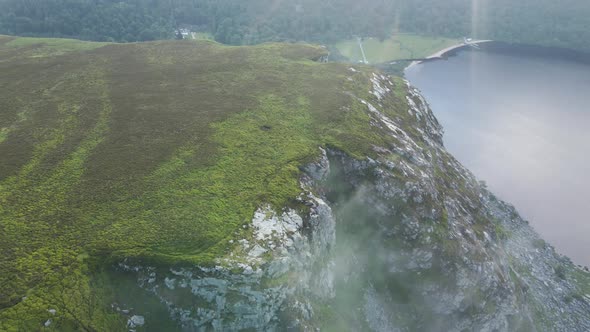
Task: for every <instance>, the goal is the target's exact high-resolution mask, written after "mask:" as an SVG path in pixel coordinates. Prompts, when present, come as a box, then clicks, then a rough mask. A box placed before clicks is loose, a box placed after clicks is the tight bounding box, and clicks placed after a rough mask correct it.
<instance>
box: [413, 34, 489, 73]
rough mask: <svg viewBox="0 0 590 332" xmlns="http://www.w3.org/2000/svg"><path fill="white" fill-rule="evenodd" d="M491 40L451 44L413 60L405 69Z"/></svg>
mask: <svg viewBox="0 0 590 332" xmlns="http://www.w3.org/2000/svg"><path fill="white" fill-rule="evenodd" d="M491 42H493V40H490V39H481V40H474V41H471V42H469V43H464V42H463V43H461V44H456V45H452V46H449V47H447V48H444V49H442V50H440V51H437V52H435V53H433V54H431V55H429V56H427V57H426V58H424V59H420V60H415V61H412V62H411V63H410V64H409V65H408V66H407V67H406V68H405V69H404V70H406V69H409V68H411V67H413V66H415V65H417V64H420V63H422V62H425V61H431V60H439V59H443V58H444V56H445V55H446V54H447V53H449V52H452V51H455V50H458V49H460V48H463V47H465V46H470V45H477V44H483V43H491Z"/></svg>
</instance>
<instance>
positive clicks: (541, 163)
mask: <svg viewBox="0 0 590 332" xmlns="http://www.w3.org/2000/svg"><path fill="white" fill-rule="evenodd" d="M538 51H539V50H537V53H536V54H535V56H531V55H532V54H527V52H522V50H516V49H515V50H514V51H506V50H503V51H502V52H495V51H473V50H471V51H461V52H459V53H458V54H457V55H456V56H453V57H451V58H450V59H449V60H448V61H436V62H429V63H427V64H423V65H418V66H414V67H412V68H410V69H409V70H407V71H406V76H407V78H408V79H409V80H410V82H412V84H414V85H415V86H417V87H418V88H419V89H421V90H422V92H423V94H424V95H425V97H426V99H427V100H428V101H429V103H430V105H431V107H432V109H433V111H434V113H435V114H436V116H437V117H438V119H439V121H440V122H441V123H442V125H443V126H444V128H445V137H444V141H445V145H446V147H447V149H448V150H449V151H450V152H451V153H453V154H454V155H455V157H456V158H457V159H458V160H460V161H461V162H462V163H463V164H464V165H465V166H467V167H468V168H469V169H470V170H471V171H472V172H474V173H475V175H476V176H477V177H479V178H480V179H483V180H485V181H486V182H487V184H488V187H489V188H490V189H491V190H492V191H493V192H494V193H496V194H497V195H498V196H499V197H501V198H502V199H504V200H506V201H508V202H510V203H512V204H514V205H515V206H516V208H517V209H518V210H519V211H520V213H521V214H522V215H523V216H524V217H525V218H527V219H528V220H529V221H530V223H531V225H533V226H534V227H535V229H536V230H537V231H538V232H539V233H541V235H542V236H543V237H544V238H545V239H546V240H548V241H549V242H550V243H551V244H553V245H555V246H556V247H557V249H558V251H560V252H561V253H564V254H566V255H567V256H569V257H571V258H572V259H573V260H574V262H576V263H578V264H584V265H588V266H590V217H589V215H590V214H589V213H588V212H589V208H590V201H589V198H590V195H589V194H588V192H589V190H590V106H588V105H590V65H589V64H587V63H582V62H575V61H570V60H566V59H564V58H563V57H559V56H557V57H556V56H555V54H552V55H546V56H539V54H538Z"/></svg>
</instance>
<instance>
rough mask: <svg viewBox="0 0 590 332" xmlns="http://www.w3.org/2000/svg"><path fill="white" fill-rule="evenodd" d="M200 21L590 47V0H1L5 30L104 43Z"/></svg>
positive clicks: (336, 34) (246, 31)
mask: <svg viewBox="0 0 590 332" xmlns="http://www.w3.org/2000/svg"><path fill="white" fill-rule="evenodd" d="M179 26H191V27H192V28H193V29H194V30H199V31H203V32H209V33H211V34H212V35H213V36H214V37H215V39H216V40H217V41H219V42H222V43H227V44H256V43H260V42H265V41H277V40H278V41H299V40H305V41H312V42H323V43H330V42H334V41H337V40H340V39H343V38H349V37H352V36H355V35H360V36H374V37H379V38H386V37H387V36H389V35H390V34H391V33H392V32H396V31H402V32H413V33H419V34H428V35H442V36H449V37H462V36H473V37H480V38H490V39H498V40H503V41H513V42H522V43H533V44H544V45H552V46H564V47H571V48H577V49H590V29H589V27H590V2H588V1H582V0H563V1H559V2H557V1H554V0H519V1H513V0H496V1H491V0H476V1H472V0H445V1H440V0H397V1H391V0H369V1H353V0H325V1H316V0H295V1H275V0H247V1H239V0H126V1H119V0H0V33H4V34H17V35H35V36H57V37H63V36H67V37H75V38H81V39H88V40H98V41H120V42H126V41H127V42H128V41H143V40H153V39H162V38H172V37H173V36H174V30H175V28H177V27H179Z"/></svg>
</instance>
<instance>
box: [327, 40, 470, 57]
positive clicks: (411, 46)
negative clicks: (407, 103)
mask: <svg viewBox="0 0 590 332" xmlns="http://www.w3.org/2000/svg"><path fill="white" fill-rule="evenodd" d="M460 42H461V41H459V40H457V39H449V38H443V37H425V36H418V35H411V34H399V35H396V36H394V37H392V38H390V39H387V40H384V41H382V42H381V41H379V40H378V39H376V38H365V39H364V40H363V47H364V49H365V54H366V56H367V60H368V61H369V63H371V64H378V63H384V62H388V61H395V60H399V59H411V58H424V57H427V56H429V55H431V54H433V53H436V52H437V51H439V50H441V49H444V48H447V47H449V46H451V45H454V44H457V43H460ZM334 46H335V47H336V48H337V49H338V50H339V51H340V53H341V54H342V55H343V56H345V57H347V58H349V59H350V60H351V61H352V62H359V61H362V59H363V58H362V54H361V50H360V48H359V45H358V42H357V40H356V39H351V40H345V41H341V42H339V43H337V44H336V45H334Z"/></svg>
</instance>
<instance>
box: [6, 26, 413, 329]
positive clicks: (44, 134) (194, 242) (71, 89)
mask: <svg viewBox="0 0 590 332" xmlns="http://www.w3.org/2000/svg"><path fill="white" fill-rule="evenodd" d="M324 52H325V51H324V50H323V49H321V48H319V47H315V46H309V45H278V44H265V45H260V46H256V47H226V46H221V45H219V44H216V43H214V42H209V41H165V42H153V43H136V44H124V45H122V44H98V43H87V42H78V41H66V40H55V39H51V40H43V39H26V38H18V39H14V38H11V37H1V36H0V72H2V73H3V74H2V76H1V77H0V87H1V90H0V91H2V92H1V93H0V133H1V134H0V155H1V156H2V159H0V251H1V252H2V253H3V254H2V255H1V256H0V271H1V272H0V330H17V329H18V328H20V329H24V330H30V329H31V328H34V329H36V328H37V327H38V326H40V324H41V323H43V321H44V320H45V319H47V318H52V319H53V320H54V323H53V325H52V327H54V328H56V329H58V330H68V329H74V328H80V327H82V328H85V329H87V330H91V329H97V330H112V329H113V327H112V326H120V324H121V321H120V318H119V317H118V316H116V315H112V314H111V313H110V312H108V311H107V310H106V309H105V306H102V305H98V304H97V303H100V299H101V298H102V295H101V294H97V290H100V287H98V286H96V285H93V282H95V281H93V279H91V278H90V277H89V276H91V275H92V273H93V272H92V271H95V270H96V269H97V266H98V269H99V267H100V264H101V263H100V262H102V261H104V260H105V259H106V260H107V261H108V260H113V259H121V258H123V257H131V258H136V259H143V260H146V259H147V260H150V261H151V263H152V264H153V263H158V262H159V263H165V264H174V263H178V262H190V263H199V264H208V263H212V262H213V261H214V259H215V258H216V257H221V256H223V255H224V254H225V253H227V252H228V250H230V249H231V245H230V244H229V240H230V239H231V238H232V237H235V236H236V235H235V234H236V232H240V230H241V229H242V228H241V225H243V224H244V223H248V222H249V220H250V219H251V217H252V215H253V213H254V211H255V209H256V208H257V207H258V206H259V205H260V204H262V203H271V204H273V205H274V206H275V207H276V208H281V207H282V206H285V205H293V206H294V207H296V208H297V206H296V203H295V202H294V200H293V199H294V198H295V197H296V196H297V195H298V193H299V192H300V189H299V184H298V177H299V175H300V171H299V167H300V166H301V165H302V164H304V163H306V162H309V161H310V160H312V159H313V158H315V157H316V156H317V154H318V146H322V145H323V146H326V145H330V146H333V147H336V148H339V149H342V150H344V151H346V152H348V153H349V154H351V155H353V156H362V155H367V154H369V155H370V154H371V147H372V145H373V144H376V145H380V144H385V143H386V142H384V140H389V139H390V138H388V137H386V136H385V135H381V133H379V131H378V130H376V129H375V128H374V127H371V125H370V123H369V116H368V115H367V113H366V107H365V106H364V105H362V104H361V103H360V102H358V101H357V100H354V99H353V98H352V97H350V96H349V94H347V91H350V92H354V93H355V95H357V96H359V97H362V98H369V97H368V96H369V89H370V81H369V75H370V70H369V69H368V68H365V69H362V70H361V71H360V72H358V73H356V74H355V73H352V72H351V71H350V70H349V69H348V68H347V67H346V66H344V65H338V64H320V63H316V62H314V61H311V60H310V59H314V58H317V57H318V56H320V55H322V54H323V53H324ZM352 75H355V76H357V79H355V80H348V79H347V78H349V77H350V76H352ZM398 83H399V84H400V90H401V89H402V88H403V87H401V86H402V84H401V82H398ZM399 95H400V99H399V101H398V102H399V104H398V105H390V106H391V109H396V108H397V109H405V107H402V106H404V103H405V101H404V100H403V95H404V94H403V93H401V94H399ZM401 114H402V115H401V116H404V115H403V114H405V112H402V113H401ZM25 296H26V300H23V298H24V297H25ZM49 308H57V310H58V315H57V316H50V314H49V313H48V312H47V309H49Z"/></svg>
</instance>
